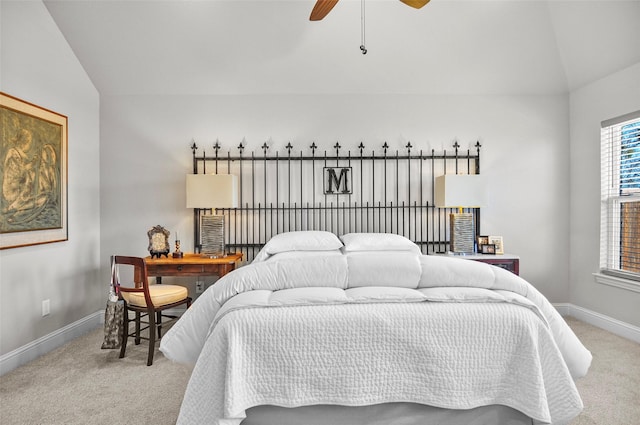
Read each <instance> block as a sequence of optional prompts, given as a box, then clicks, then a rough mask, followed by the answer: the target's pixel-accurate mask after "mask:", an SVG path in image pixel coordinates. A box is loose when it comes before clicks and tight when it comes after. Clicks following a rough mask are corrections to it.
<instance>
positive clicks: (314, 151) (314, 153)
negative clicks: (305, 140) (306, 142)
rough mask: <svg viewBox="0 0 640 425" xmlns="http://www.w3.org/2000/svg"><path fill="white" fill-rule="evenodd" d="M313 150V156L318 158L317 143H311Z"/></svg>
mask: <svg viewBox="0 0 640 425" xmlns="http://www.w3.org/2000/svg"><path fill="white" fill-rule="evenodd" d="M309 147H310V148H311V156H316V149H318V146H316V142H313V143H311V146H309Z"/></svg>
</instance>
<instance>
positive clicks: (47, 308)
mask: <svg viewBox="0 0 640 425" xmlns="http://www.w3.org/2000/svg"><path fill="white" fill-rule="evenodd" d="M50 312H51V302H50V301H49V300H43V301H42V317H44V316H48V315H49V313H50Z"/></svg>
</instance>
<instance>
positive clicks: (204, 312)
mask: <svg viewBox="0 0 640 425" xmlns="http://www.w3.org/2000/svg"><path fill="white" fill-rule="evenodd" d="M160 349H161V350H162V351H163V353H164V354H165V355H166V356H167V357H168V358H170V359H172V360H175V361H180V362H187V363H196V364H195V367H194V371H193V374H192V377H191V380H190V383H189V386H188V388H187V391H186V393H185V398H184V401H183V405H182V408H181V412H180V418H179V423H184V424H192V423H219V424H239V423H240V422H241V420H242V419H243V418H244V417H245V415H244V411H245V410H246V409H248V408H250V407H252V406H256V405H261V404H273V405H280V406H287V407H293V406H300V405H309V404H342V405H367V404H375V403H383V402H391V401H410V402H417V403H423V404H429V405H433V406H438V407H446V408H453V409H468V408H472V407H476V406H481V405H489V404H503V405H506V406H510V407H513V408H515V409H518V410H520V411H522V412H523V413H525V414H527V415H528V416H530V417H532V418H533V419H534V420H536V421H538V422H541V423H565V422H568V421H569V420H570V419H572V418H573V417H575V416H576V415H577V414H578V413H579V412H580V410H581V409H582V402H581V400H580V397H579V395H578V392H577V390H576V388H575V385H574V384H573V379H572V377H573V378H576V377H580V376H583V375H584V374H585V373H586V371H587V369H588V367H589V365H590V362H591V354H590V353H589V352H588V351H587V350H586V349H585V348H584V346H583V345H582V344H581V343H580V342H579V340H578V339H577V338H576V337H575V335H574V334H573V332H572V331H571V330H570V328H569V327H568V326H567V325H566V323H565V322H564V320H563V319H562V318H561V317H560V316H559V315H558V313H557V312H556V311H555V309H554V308H553V307H552V306H551V305H550V304H549V302H548V301H547V300H546V299H545V298H544V297H543V296H542V295H541V294H540V293H539V292H538V291H537V290H535V288H533V287H532V286H531V285H529V284H528V283H527V282H525V281H524V280H523V279H521V278H519V277H517V276H515V275H513V274H511V273H509V272H507V271H505V270H502V269H499V268H496V267H491V266H488V265H486V264H483V263H478V262H473V261H461V260H458V259H451V258H444V257H437V256H422V255H417V254H414V253H407V252H384V253H348V254H345V255H335V256H325V257H320V258H309V257H303V258H295V259H284V260H279V261H275V260H270V261H267V262H261V263H256V264H251V265H248V266H245V267H242V268H240V269H238V270H236V271H234V272H233V273H230V274H228V275H227V276H225V277H224V278H222V279H220V280H219V281H218V282H217V283H216V284H215V285H214V286H212V287H211V288H209V290H207V291H206V292H205V293H204V294H203V295H202V296H201V297H200V298H198V300H197V301H196V302H194V304H193V305H192V307H191V308H190V309H188V310H187V311H186V313H185V314H184V315H183V317H182V318H181V319H180V321H179V322H178V323H177V324H176V325H175V326H174V327H173V328H172V329H171V330H170V331H169V332H168V333H167V334H166V335H165V336H164V337H163V339H162V341H161V347H160Z"/></svg>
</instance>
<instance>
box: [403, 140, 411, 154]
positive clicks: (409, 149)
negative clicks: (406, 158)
mask: <svg viewBox="0 0 640 425" xmlns="http://www.w3.org/2000/svg"><path fill="white" fill-rule="evenodd" d="M412 147H413V146H412V145H411V142H407V146H405V148H407V154H409V155H411V148H412Z"/></svg>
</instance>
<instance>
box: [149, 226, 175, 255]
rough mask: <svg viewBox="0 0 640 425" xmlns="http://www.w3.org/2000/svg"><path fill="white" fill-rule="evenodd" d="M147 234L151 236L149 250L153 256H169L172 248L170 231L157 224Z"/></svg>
mask: <svg viewBox="0 0 640 425" xmlns="http://www.w3.org/2000/svg"><path fill="white" fill-rule="evenodd" d="M147 236H148V237H149V247H148V250H149V254H151V258H154V257H158V258H160V257H161V256H163V255H164V256H165V257H167V258H168V257H169V250H170V249H171V248H170V246H169V231H168V230H167V229H165V228H164V227H162V226H160V225H157V226H153V227H152V228H151V229H149V231H148V232H147Z"/></svg>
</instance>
